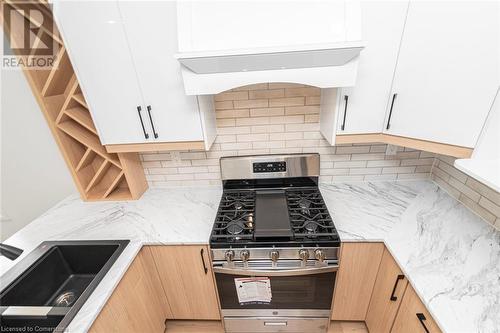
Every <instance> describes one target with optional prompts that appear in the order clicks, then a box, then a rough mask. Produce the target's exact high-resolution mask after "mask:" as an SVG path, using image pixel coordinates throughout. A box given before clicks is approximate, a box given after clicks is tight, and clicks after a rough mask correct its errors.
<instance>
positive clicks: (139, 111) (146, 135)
mask: <svg viewBox="0 0 500 333" xmlns="http://www.w3.org/2000/svg"><path fill="white" fill-rule="evenodd" d="M141 110H142V108H141V106H140V105H139V106H138V107H137V113H138V114H139V119H140V120H141V126H142V131H143V132H144V137H145V138H146V139H149V134H148V133H146V128H145V127H144V122H143V121H142V115H141Z"/></svg>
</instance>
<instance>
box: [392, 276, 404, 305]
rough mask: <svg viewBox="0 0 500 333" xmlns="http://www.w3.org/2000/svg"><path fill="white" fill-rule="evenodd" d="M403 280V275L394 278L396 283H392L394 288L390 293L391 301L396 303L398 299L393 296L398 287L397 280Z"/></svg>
mask: <svg viewBox="0 0 500 333" xmlns="http://www.w3.org/2000/svg"><path fill="white" fill-rule="evenodd" d="M404 278H405V276H404V275H402V274H399V275H398V277H397V278H396V282H394V288H392V293H391V301H397V300H398V298H397V297H396V296H394V293H395V292H396V288H397V287H398V283H399V280H403V279H404Z"/></svg>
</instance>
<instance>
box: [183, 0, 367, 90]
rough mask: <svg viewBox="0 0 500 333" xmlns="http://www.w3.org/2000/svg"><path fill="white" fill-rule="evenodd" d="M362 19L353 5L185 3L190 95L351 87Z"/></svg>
mask: <svg viewBox="0 0 500 333" xmlns="http://www.w3.org/2000/svg"><path fill="white" fill-rule="evenodd" d="M360 21H361V17H360V9H359V3H357V2H354V1H346V2H344V1H310V0H309V1H305V0H304V1H293V2H289V1H286V2H284V1H248V2H246V1H235V2H230V1H179V2H178V3H177V26H178V43H179V52H178V53H177V54H176V58H177V59H178V60H179V62H180V63H181V64H182V66H181V70H182V75H183V79H184V87H185V91H186V94H188V95H204V94H216V93H219V92H222V91H225V90H228V89H231V88H236V87H240V86H244V85H248V84H254V83H262V82H291V83H301V84H308V85H312V86H317V87H320V88H333V87H345V86H353V85H354V84H355V81H356V74H357V56H358V55H359V53H360V51H361V50H362V49H363V47H364V44H363V42H362V41H361V24H360Z"/></svg>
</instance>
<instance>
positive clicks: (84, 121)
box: [64, 107, 98, 135]
mask: <svg viewBox="0 0 500 333" xmlns="http://www.w3.org/2000/svg"><path fill="white" fill-rule="evenodd" d="M64 113H65V114H66V115H68V116H69V117H70V118H72V119H73V120H74V121H76V122H77V123H79V124H80V125H82V126H83V127H85V128H86V129H88V130H89V131H91V132H92V133H94V134H95V135H98V134H97V130H96V128H95V126H94V122H93V121H92V118H91V117H90V113H89V111H88V110H87V109H85V108H83V107H73V108H70V109H67V110H65V111H64Z"/></svg>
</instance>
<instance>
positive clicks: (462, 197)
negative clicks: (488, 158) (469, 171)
mask: <svg viewBox="0 0 500 333" xmlns="http://www.w3.org/2000/svg"><path fill="white" fill-rule="evenodd" d="M454 161H455V158H453V157H449V156H442V155H439V156H437V157H436V162H435V163H434V167H433V169H432V180H434V181H435V182H436V183H437V184H438V185H439V186H440V187H441V188H442V189H444V190H445V191H447V192H448V193H449V194H450V195H451V196H452V197H454V198H455V199H457V200H458V201H460V202H461V203H463V204H464V205H465V206H466V207H467V208H469V209H470V210H472V211H473V212H474V213H476V214H477V215H479V216H480V217H482V218H483V220H485V221H486V222H488V223H490V224H491V225H493V226H495V227H496V228H497V229H499V230H500V193H498V192H496V191H495V190H493V189H492V188H490V187H488V186H486V185H484V184H483V183H480V182H478V181H477V180H475V179H474V178H471V177H469V176H467V175H466V174H465V173H463V172H461V171H460V170H458V169H456V168H455V167H454V166H453V163H454Z"/></svg>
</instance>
